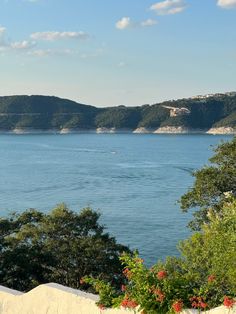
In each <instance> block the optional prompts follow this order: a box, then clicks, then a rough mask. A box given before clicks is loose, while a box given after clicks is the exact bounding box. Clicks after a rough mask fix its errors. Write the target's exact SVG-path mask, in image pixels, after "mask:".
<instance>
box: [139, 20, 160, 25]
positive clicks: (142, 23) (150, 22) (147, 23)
mask: <svg viewBox="0 0 236 314" xmlns="http://www.w3.org/2000/svg"><path fill="white" fill-rule="evenodd" d="M156 24H157V21H156V20H153V19H147V20H146V21H143V22H141V23H140V25H141V26H144V27H145V26H153V25H156Z"/></svg>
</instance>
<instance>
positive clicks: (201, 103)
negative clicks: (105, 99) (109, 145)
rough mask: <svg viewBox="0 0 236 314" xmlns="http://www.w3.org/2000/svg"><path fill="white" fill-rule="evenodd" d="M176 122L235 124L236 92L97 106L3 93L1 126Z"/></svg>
mask: <svg viewBox="0 0 236 314" xmlns="http://www.w3.org/2000/svg"><path fill="white" fill-rule="evenodd" d="M165 106H167V107H168V106H170V107H173V108H186V109H188V110H189V111H190V114H187V115H178V116H170V110H169V109H167V108H166V107H165ZM166 126H169V127H171V126H174V127H183V128H189V129H204V130H205V129H206V130H207V129H210V128H215V127H232V128H235V127H236V94H235V93H228V94H220V95H219V94H216V95H211V96H210V97H205V98H201V97H200V98H188V99H179V100H170V101H165V102H162V103H156V104H153V105H149V104H145V105H143V106H136V107H125V106H118V107H109V108H96V107H94V106H88V105H84V104H80V103H76V102H74V101H71V100H67V99H61V98H58V97H49V96H4V97H0V130H13V129H17V128H18V129H24V128H26V129H27V128H29V129H36V130H37V129H39V130H50V129H57V130H61V129H65V128H66V129H81V130H88V129H89V130H91V129H96V128H115V129H125V130H126V129H129V130H135V129H137V128H147V129H156V128H160V127H166Z"/></svg>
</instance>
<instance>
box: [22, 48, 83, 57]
mask: <svg viewBox="0 0 236 314" xmlns="http://www.w3.org/2000/svg"><path fill="white" fill-rule="evenodd" d="M77 53H78V52H77V51H75V50H71V49H34V50H30V51H28V53H27V54H28V55H29V56H34V57H48V56H68V55H76V54H77Z"/></svg>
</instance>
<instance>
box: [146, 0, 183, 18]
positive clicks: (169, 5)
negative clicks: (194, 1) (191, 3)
mask: <svg viewBox="0 0 236 314" xmlns="http://www.w3.org/2000/svg"><path fill="white" fill-rule="evenodd" d="M185 8H186V4H185V1H184V0H165V1H161V2H157V3H154V4H153V5H152V6H151V7H150V10H153V11H155V12H156V13H157V14H158V15H168V14H177V13H180V12H182V11H183V10H184V9H185Z"/></svg>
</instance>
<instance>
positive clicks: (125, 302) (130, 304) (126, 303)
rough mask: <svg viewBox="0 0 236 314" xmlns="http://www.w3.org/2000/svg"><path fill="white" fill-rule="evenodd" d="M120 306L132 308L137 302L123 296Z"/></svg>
mask: <svg viewBox="0 0 236 314" xmlns="http://www.w3.org/2000/svg"><path fill="white" fill-rule="evenodd" d="M121 306H123V307H124V308H130V309H134V308H136V307H137V306H138V303H137V302H135V301H134V300H129V299H128V298H125V299H124V300H123V301H122V302H121Z"/></svg>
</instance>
